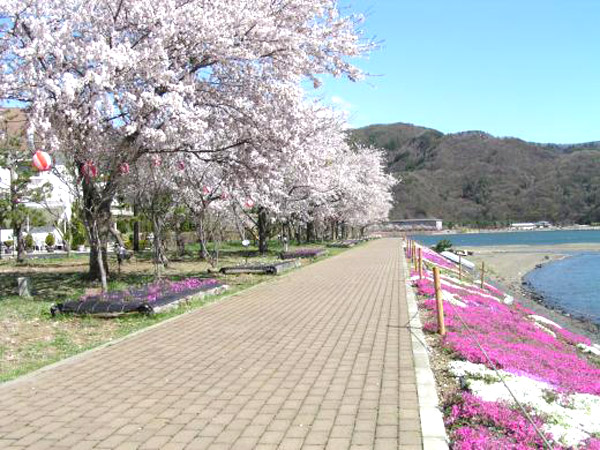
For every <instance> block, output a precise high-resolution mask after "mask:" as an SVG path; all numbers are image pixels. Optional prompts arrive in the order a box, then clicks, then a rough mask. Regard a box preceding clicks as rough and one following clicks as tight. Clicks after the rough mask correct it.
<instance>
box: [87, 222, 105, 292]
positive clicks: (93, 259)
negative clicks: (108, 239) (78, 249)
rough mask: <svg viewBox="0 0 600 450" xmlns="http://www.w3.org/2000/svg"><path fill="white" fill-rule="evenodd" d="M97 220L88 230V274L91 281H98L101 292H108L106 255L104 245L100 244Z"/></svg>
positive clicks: (103, 243)
mask: <svg viewBox="0 0 600 450" xmlns="http://www.w3.org/2000/svg"><path fill="white" fill-rule="evenodd" d="M100 235H101V233H100V230H99V226H98V222H97V220H94V221H93V223H92V224H91V230H90V236H89V240H90V272H89V277H90V279H91V280H100V283H101V284H102V292H107V291H108V282H107V279H108V255H107V252H106V243H105V242H102V239H101V237H100Z"/></svg>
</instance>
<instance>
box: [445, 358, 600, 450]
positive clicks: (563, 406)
mask: <svg viewBox="0 0 600 450" xmlns="http://www.w3.org/2000/svg"><path fill="white" fill-rule="evenodd" d="M450 372H451V373H452V374H453V375H454V376H456V377H459V376H464V377H466V378H467V380H468V384H469V388H470V390H471V392H473V394H474V395H476V396H478V397H480V398H481V399H482V400H485V401H488V402H498V401H505V402H508V403H509V404H514V403H515V402H514V399H513V397H512V396H511V394H510V392H509V391H508V389H506V387H505V386H504V384H503V383H502V382H501V380H500V377H499V376H498V374H497V373H496V372H495V371H493V370H492V369H489V368H487V367H486V366H484V365H483V364H475V363H471V362H468V361H452V362H451V363H450ZM498 372H499V374H500V375H501V376H502V377H503V378H504V381H505V382H506V384H507V385H508V386H509V387H510V389H511V390H512V392H513V394H514V395H515V397H516V398H517V399H518V400H519V402H520V403H521V404H525V405H529V406H531V407H532V408H533V409H534V410H535V411H536V412H537V413H540V414H545V415H547V417H548V418H547V420H546V423H545V424H544V427H543V429H544V431H546V432H548V433H550V434H551V435H552V437H553V438H554V439H555V440H557V441H558V442H562V443H563V444H565V445H567V446H573V447H576V446H577V445H578V444H580V443H581V442H582V441H585V440H586V439H588V438H589V437H590V435H591V434H595V433H600V420H598V418H599V417H600V396H597V395H591V394H579V393H575V394H562V393H558V392H556V390H555V389H554V388H553V387H552V386H551V385H550V384H548V383H545V382H543V381H539V380H533V379H531V378H529V377H526V376H522V375H515V374H512V373H509V372H506V371H504V370H500V371H498Z"/></svg>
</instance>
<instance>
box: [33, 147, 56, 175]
mask: <svg viewBox="0 0 600 450" xmlns="http://www.w3.org/2000/svg"><path fill="white" fill-rule="evenodd" d="M33 166H34V167H35V168H36V169H37V170H39V171H40V172H45V171H47V170H50V167H52V158H50V155H49V154H48V153H46V152H43V151H42V150H38V151H37V152H35V153H34V155H33Z"/></svg>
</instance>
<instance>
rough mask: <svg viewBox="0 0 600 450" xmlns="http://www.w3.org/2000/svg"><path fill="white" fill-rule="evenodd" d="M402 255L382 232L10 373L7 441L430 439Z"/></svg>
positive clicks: (270, 445) (0, 440)
mask: <svg viewBox="0 0 600 450" xmlns="http://www.w3.org/2000/svg"><path fill="white" fill-rule="evenodd" d="M401 263H402V259H401V249H400V240H397V239H396V240H394V239H382V240H379V241H374V242H370V243H369V244H367V245H363V246H360V247H358V248H356V249H353V250H350V251H348V252H345V253H342V254H340V255H339V256H336V257H334V258H331V259H327V260H324V261H321V262H318V263H316V264H312V265H310V266H307V267H305V268H303V269H301V270H298V271H295V272H293V273H290V274H288V275H286V276H284V277H281V278H276V279H275V280H273V281H272V282H269V283H265V284H263V285H261V286H258V287H255V288H254V289H251V290H248V291H245V292H241V293H239V294H237V295H234V296H232V297H229V298H227V299H225V300H223V301H220V302H216V303H214V304H211V305H209V306H207V307H205V308H202V309H200V310H197V311H194V312H192V313H190V314H186V315H182V316H180V317H178V318H176V319H174V320H172V321H169V322H166V323H163V324H161V325H160V326H157V327H154V328H152V329H150V330H147V331H145V332H142V333H139V334H137V335H135V336H132V337H130V338H128V339H125V340H122V341H120V342H119V343H117V344H115V345H112V346H108V347H105V348H102V349H100V350H98V351H95V352H93V353H88V354H86V355H83V356H81V357H78V358H77V359H73V360H70V361H68V362H66V363H64V364H61V365H57V366H55V367H53V368H51V369H50V370H46V371H42V372H38V373H37V374H34V375H33V376H31V377H28V379H27V380H23V381H20V380H17V381H15V382H10V383H5V384H3V385H0V447H1V446H3V445H4V446H7V447H8V448H12V447H14V448H21V447H27V446H31V448H35V446H38V447H39V448H44V446H46V447H48V446H49V445H50V444H53V445H54V447H56V448H73V449H77V448H79V449H87V448H120V449H138V448H139V449H140V450H141V449H143V448H148V449H152V448H164V449H168V450H178V449H181V448H186V449H188V450H194V449H196V450H199V449H207V448H211V449H219V448H228V449H238V450H239V449H241V450H243V449H254V448H257V449H261V448H264V449H275V448H277V447H278V446H279V448H281V449H285V448H290V449H295V448H303V449H308V450H310V449H311V448H314V449H317V448H318V449H324V448H328V449H337V448H339V449H347V448H352V449H354V448H356V449H365V450H366V449H371V450H372V449H376V450H378V449H380V450H384V449H387V448H398V446H399V447H400V448H418V447H419V446H420V445H421V444H422V437H421V435H420V422H419V403H418V399H417V395H416V393H417V391H416V383H415V372H414V366H415V365H414V361H413V356H412V346H411V345H412V344H411V334H410V332H409V331H408V330H405V329H399V328H398V327H399V326H400V325H401V324H403V323H406V322H407V321H408V312H407V305H406V296H405V289H406V286H405V281H404V280H405V275H406V274H404V273H403V268H402V264H401ZM57 392H60V395H58V394H57ZM5 444H6V445H5ZM48 448H52V446H50V447H48Z"/></svg>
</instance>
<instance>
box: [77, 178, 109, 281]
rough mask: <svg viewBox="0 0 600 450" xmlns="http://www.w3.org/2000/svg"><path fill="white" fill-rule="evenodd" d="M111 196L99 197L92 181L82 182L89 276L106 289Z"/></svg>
mask: <svg viewBox="0 0 600 450" xmlns="http://www.w3.org/2000/svg"><path fill="white" fill-rule="evenodd" d="M112 198H113V197H110V198H101V196H100V194H99V193H98V191H97V188H96V186H94V185H93V183H92V182H90V181H86V180H84V182H83V217H84V223H85V226H86V229H87V232H88V238H89V241H90V261H89V268H90V270H89V278H90V280H99V281H100V282H101V283H102V290H103V291H105V292H106V290H107V289H108V285H107V279H108V276H109V267H108V254H107V250H106V241H107V238H108V234H109V233H110V224H111V212H110V205H111V203H112Z"/></svg>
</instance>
